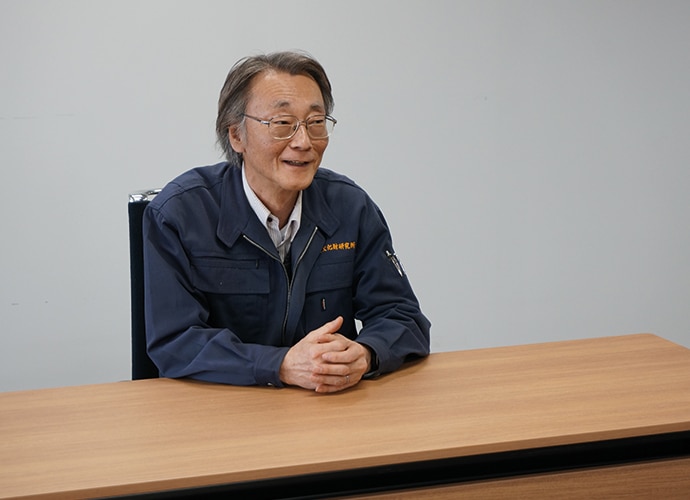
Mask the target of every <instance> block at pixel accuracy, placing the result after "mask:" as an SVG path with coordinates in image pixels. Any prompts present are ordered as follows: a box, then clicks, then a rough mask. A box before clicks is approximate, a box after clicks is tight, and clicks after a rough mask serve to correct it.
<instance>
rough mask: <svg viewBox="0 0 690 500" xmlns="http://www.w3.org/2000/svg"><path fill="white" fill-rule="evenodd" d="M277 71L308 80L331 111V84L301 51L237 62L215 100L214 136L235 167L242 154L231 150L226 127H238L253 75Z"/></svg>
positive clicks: (279, 53)
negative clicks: (216, 103) (216, 110)
mask: <svg viewBox="0 0 690 500" xmlns="http://www.w3.org/2000/svg"><path fill="white" fill-rule="evenodd" d="M270 70H274V71H280V72H283V73H288V74H290V75H305V76H309V77H311V78H312V79H313V80H314V81H315V82H316V84H317V85H318V86H319V88H320V89H321V95H322V97H323V102H324V105H325V108H326V114H331V113H332V112H333V106H334V104H335V103H334V101H333V94H332V90H331V82H330V81H329V80H328V76H327V75H326V71H325V70H324V69H323V67H322V66H321V64H320V63H319V62H318V61H317V60H316V59H314V58H313V57H312V56H310V55H309V54H306V53H303V52H294V51H290V52H274V53H272V54H264V55H258V56H249V57H245V58H243V59H240V60H239V61H237V62H236V63H235V65H234V66H233V67H232V68H231V69H230V72H229V73H228V76H227V78H226V79H225V84H224V85H223V88H222V89H221V91H220V97H219V99H218V118H217V119H216V135H217V136H218V144H219V145H220V147H221V148H222V149H223V151H224V152H225V157H226V158H227V160H228V161H229V162H230V163H231V164H232V165H234V166H238V167H239V166H240V165H242V154H240V153H238V152H236V151H235V150H233V149H232V146H231V145H230V139H229V137H228V131H229V128H230V127H232V126H234V125H239V124H240V123H242V121H243V119H244V116H243V114H244V112H245V110H246V109H247V102H248V101H249V89H250V87H251V82H252V80H253V79H254V77H255V76H257V75H258V74H260V73H262V72H264V71H270Z"/></svg>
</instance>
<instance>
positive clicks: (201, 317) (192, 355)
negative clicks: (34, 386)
mask: <svg viewBox="0 0 690 500" xmlns="http://www.w3.org/2000/svg"><path fill="white" fill-rule="evenodd" d="M290 255H291V263H290V265H289V266H286V265H284V263H283V262H282V261H281V259H280V257H279V256H278V252H277V250H276V248H275V245H274V244H273V242H272V241H271V239H270V237H269V236H268V232H267V230H266V228H265V227H264V226H263V225H262V224H261V223H260V221H259V219H258V217H257V216H256V214H255V213H254V211H253V210H252V208H251V207H250V205H249V202H248V201H247V198H246V196H245V194H244V190H243V187H242V176H241V170H240V169H239V168H237V167H232V166H230V165H228V164H227V163H220V164H217V165H213V166H209V167H200V168H196V169H193V170H190V171H189V172H187V173H185V174H182V175H181V176H180V177H178V178H177V179H175V180H174V181H172V182H170V183H169V184H168V185H167V186H166V187H165V188H164V189H163V190H162V192H161V193H160V194H159V195H158V196H156V197H155V198H154V199H153V200H152V201H151V203H150V204H149V206H148V207H147V208H146V210H145V212H144V269H145V284H146V292H145V297H146V308H145V315H146V335H147V344H148V351H149V355H150V357H151V358H152V359H153V361H154V363H155V364H156V365H157V366H158V368H159V370H160V372H161V375H162V376H164V377H173V378H178V377H190V378H195V379H200V380H206V381H212V382H221V383H228V384H235V385H255V384H258V385H271V384H272V385H276V386H281V385H282V383H281V381H280V379H279V375H278V373H279V369H280V365H281V363H282V361H283V358H284V356H285V354H286V352H287V350H288V349H289V348H290V346H292V345H294V344H295V343H297V342H298V341H299V340H300V339H301V338H303V337H304V336H305V335H306V334H307V333H309V332H310V331H312V330H314V329H316V328H318V327H320V326H322V325H323V324H324V323H326V322H328V321H331V320H333V319H335V318H336V317H337V316H343V318H344V322H343V326H342V328H341V330H340V333H341V334H343V335H345V336H347V337H348V338H350V339H353V340H354V339H356V340H357V341H358V342H360V343H362V344H364V345H366V346H367V347H369V348H370V349H372V350H373V351H374V353H375V354H376V360H377V362H378V363H377V373H384V372H389V371H392V370H395V369H396V368H398V367H399V366H400V365H401V364H402V363H403V362H404V361H405V360H407V359H408V358H413V357H419V356H426V355H427V354H428V353H429V328H430V323H429V321H428V320H427V318H426V317H425V316H424V315H423V314H422V312H421V311H420V308H419V304H418V301H417V299H416V297H415V295H414V293H413V291H412V288H411V287H410V283H409V281H408V279H407V276H406V275H405V273H404V271H403V270H402V267H401V266H400V265H399V263H398V261H397V260H396V258H395V257H394V251H393V246H392V242H391V236H390V233H389V230H388V227H387V224H386V222H385V220H384V217H383V215H382V213H381V211H380V210H379V209H378V207H377V206H376V205H375V204H374V202H373V201H372V200H371V199H370V197H369V196H368V195H367V194H366V193H365V192H364V190H362V189H361V188H360V187H358V186H357V185H356V184H354V183H353V182H352V181H351V180H349V179H348V178H346V177H344V176H342V175H339V174H336V173H334V172H332V171H330V170H326V169H323V168H321V169H319V170H318V171H317V173H316V176H315V178H314V181H313V182H312V184H311V185H310V186H309V188H307V189H306V190H305V191H304V192H303V197H302V219H301V225H300V229H299V231H298V232H297V235H296V236H295V239H294V241H293V243H292V247H291V251H290ZM355 319H357V320H359V321H361V329H360V331H359V332H357V330H356V327H355Z"/></svg>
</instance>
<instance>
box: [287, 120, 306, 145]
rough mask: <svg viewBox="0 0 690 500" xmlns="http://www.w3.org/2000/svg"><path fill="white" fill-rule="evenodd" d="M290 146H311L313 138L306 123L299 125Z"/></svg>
mask: <svg viewBox="0 0 690 500" xmlns="http://www.w3.org/2000/svg"><path fill="white" fill-rule="evenodd" d="M290 145H291V146H294V147H297V146H302V147H308V146H309V147H310V146H311V137H309V133H308V132H307V125H306V124H305V123H304V122H299V123H298V124H297V131H296V132H295V135H293V136H292V138H291V139H290Z"/></svg>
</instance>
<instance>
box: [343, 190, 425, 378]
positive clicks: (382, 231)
mask: <svg viewBox="0 0 690 500" xmlns="http://www.w3.org/2000/svg"><path fill="white" fill-rule="evenodd" d="M361 218H362V220H361V221H360V238H359V241H358V242H357V257H356V262H355V277H354V279H355V289H354V292H353V293H354V307H355V317H357V319H359V320H360V321H361V322H362V329H361V331H360V333H359V336H358V338H357V341H358V342H360V343H362V344H364V345H366V346H367V347H369V348H370V349H372V350H373V351H374V352H375V354H376V361H377V365H378V366H377V367H376V370H375V372H374V373H372V374H370V375H377V374H380V373H386V372H390V371H393V370H395V369H397V368H399V367H400V366H401V365H402V363H403V362H405V361H406V360H408V359H412V358H416V357H423V356H426V355H428V354H429V350H430V327H431V323H430V322H429V320H428V319H427V318H426V317H425V316H424V314H422V311H421V309H420V306H419V302H418V300H417V297H416V296H415V294H414V292H413V290H412V286H411V285H410V282H409V280H408V277H407V274H406V273H405V270H404V268H403V267H402V264H401V263H400V261H399V259H398V258H397V256H396V255H395V251H394V250H393V244H392V238H391V235H390V232H389V229H388V225H387V223H386V221H385V218H384V216H383V214H382V213H381V211H380V210H379V208H378V207H377V206H376V205H375V204H374V202H373V201H371V200H370V199H369V200H368V203H367V205H366V208H365V210H364V211H363V212H362V214H361Z"/></svg>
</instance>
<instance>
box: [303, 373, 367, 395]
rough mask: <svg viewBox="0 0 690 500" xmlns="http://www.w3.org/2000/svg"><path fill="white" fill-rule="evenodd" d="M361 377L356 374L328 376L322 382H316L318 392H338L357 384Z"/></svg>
mask: <svg viewBox="0 0 690 500" xmlns="http://www.w3.org/2000/svg"><path fill="white" fill-rule="evenodd" d="M358 381H359V379H358V378H357V377H355V376H354V375H344V376H340V377H327V378H325V379H324V380H323V381H322V382H323V383H318V382H315V384H316V387H315V389H314V390H315V391H316V392H321V393H327V392H338V391H342V390H343V389H347V388H349V387H352V386H355V385H357V382H358Z"/></svg>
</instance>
